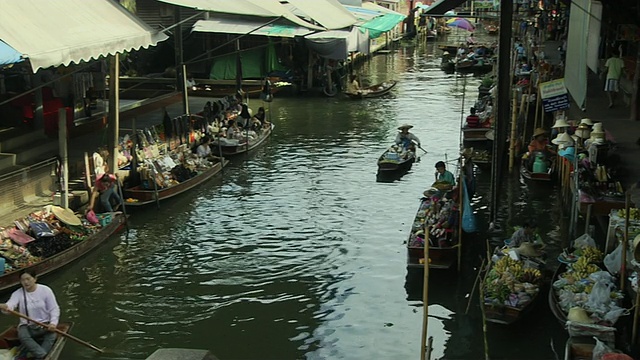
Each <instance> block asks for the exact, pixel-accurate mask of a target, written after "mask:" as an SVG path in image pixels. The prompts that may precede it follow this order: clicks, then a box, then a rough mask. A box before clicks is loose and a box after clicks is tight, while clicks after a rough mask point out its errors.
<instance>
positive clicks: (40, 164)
mask: <svg viewBox="0 0 640 360" xmlns="http://www.w3.org/2000/svg"><path fill="white" fill-rule="evenodd" d="M57 161H58V158H57V157H51V158H49V159H46V160H43V161H40V162H38V163H35V164H33V165H27V166H25V167H23V168H20V169H17V170H14V171H11V172H9V173H6V174H0V181H3V180H6V179H8V178H11V177H13V176H16V175H19V174H21V173H23V172H25V171H29V170H33V169H37V168H41V167H44V166H47V165H53V164H55V163H56V162H57Z"/></svg>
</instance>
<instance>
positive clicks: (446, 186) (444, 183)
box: [432, 161, 456, 191]
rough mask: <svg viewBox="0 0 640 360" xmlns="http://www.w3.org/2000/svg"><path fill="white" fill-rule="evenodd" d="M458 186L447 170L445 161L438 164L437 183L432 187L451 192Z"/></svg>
mask: <svg viewBox="0 0 640 360" xmlns="http://www.w3.org/2000/svg"><path fill="white" fill-rule="evenodd" d="M455 185H456V178H455V177H454V176H453V174H452V173H451V171H449V170H447V169H446V165H445V163H444V161H438V162H437V163H436V182H435V183H434V184H433V185H432V186H433V187H434V188H437V189H438V190H445V191H446V190H451V189H452V188H453V187H454V186H455Z"/></svg>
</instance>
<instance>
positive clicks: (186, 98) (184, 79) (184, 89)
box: [182, 64, 190, 116]
mask: <svg viewBox="0 0 640 360" xmlns="http://www.w3.org/2000/svg"><path fill="white" fill-rule="evenodd" d="M182 101H183V104H182V108H183V110H184V113H185V114H186V115H187V116H189V115H190V112H189V111H190V110H189V87H188V86H187V65H185V64H182Z"/></svg>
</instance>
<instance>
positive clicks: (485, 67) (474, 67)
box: [456, 60, 493, 74]
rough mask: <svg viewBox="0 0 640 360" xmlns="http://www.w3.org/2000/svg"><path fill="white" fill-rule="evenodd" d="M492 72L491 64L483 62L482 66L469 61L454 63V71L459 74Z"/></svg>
mask: <svg viewBox="0 0 640 360" xmlns="http://www.w3.org/2000/svg"><path fill="white" fill-rule="evenodd" d="M492 70H493V64H492V63H490V62H485V63H484V64H482V65H480V64H476V63H473V62H471V61H466V60H465V61H458V62H457V63H456V71H457V72H459V73H467V74H469V73H473V74H486V73H488V72H491V71H492Z"/></svg>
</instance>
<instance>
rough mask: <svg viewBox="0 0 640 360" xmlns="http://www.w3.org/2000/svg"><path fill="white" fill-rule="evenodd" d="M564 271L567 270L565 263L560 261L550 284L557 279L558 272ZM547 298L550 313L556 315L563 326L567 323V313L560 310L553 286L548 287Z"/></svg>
mask: <svg viewBox="0 0 640 360" xmlns="http://www.w3.org/2000/svg"><path fill="white" fill-rule="evenodd" d="M566 271H567V265H566V264H564V263H560V265H558V268H557V269H556V271H555V272H554V273H553V278H551V284H553V282H554V281H556V280H558V278H559V276H560V274H562V273H564V272H566ZM548 300H549V308H550V309H551V313H552V314H553V316H555V317H556V319H558V322H560V324H561V325H562V326H565V324H566V323H567V314H566V313H565V312H564V310H562V307H560V300H559V299H558V296H557V295H556V291H555V289H554V288H553V286H551V288H549V298H548Z"/></svg>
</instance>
